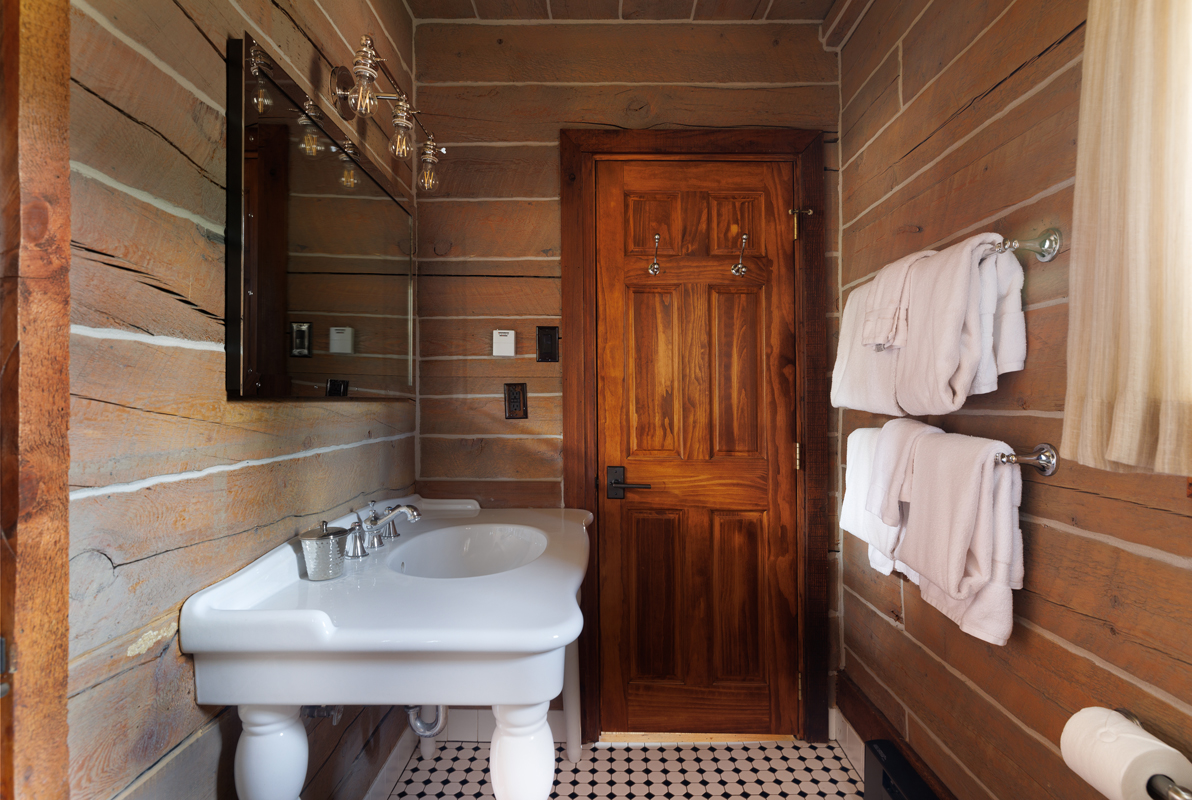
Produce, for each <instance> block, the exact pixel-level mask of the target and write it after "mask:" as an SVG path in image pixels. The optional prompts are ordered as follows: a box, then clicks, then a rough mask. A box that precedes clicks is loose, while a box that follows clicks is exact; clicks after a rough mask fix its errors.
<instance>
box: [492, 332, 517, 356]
mask: <svg viewBox="0 0 1192 800" xmlns="http://www.w3.org/2000/svg"><path fill="white" fill-rule="evenodd" d="M515 338H516V331H493V355H494V356H506V357H512V356H515V355H517V345H516V344H515V341H514V340H515Z"/></svg>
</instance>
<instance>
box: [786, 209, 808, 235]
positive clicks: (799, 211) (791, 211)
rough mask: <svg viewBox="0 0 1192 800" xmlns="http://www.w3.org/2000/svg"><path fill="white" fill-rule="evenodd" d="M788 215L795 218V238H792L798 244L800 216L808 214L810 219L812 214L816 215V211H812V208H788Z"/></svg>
mask: <svg viewBox="0 0 1192 800" xmlns="http://www.w3.org/2000/svg"><path fill="white" fill-rule="evenodd" d="M786 213H788V214H790V215H791V216H792V217H794V220H793V223H794V229H795V231H794V236H792V237H791V238H793V239H794V240H795V241H796V242H797V241H799V215H800V214H806V215H807V216H809V217H810V216H811V215H812V214H814V213H815V209H811V208H788V209H787V210H786Z"/></svg>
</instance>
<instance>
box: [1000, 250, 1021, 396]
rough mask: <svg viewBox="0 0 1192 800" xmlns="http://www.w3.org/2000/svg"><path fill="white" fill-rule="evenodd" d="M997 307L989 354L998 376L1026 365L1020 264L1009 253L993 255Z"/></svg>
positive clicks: (1015, 257) (1016, 258)
mask: <svg viewBox="0 0 1192 800" xmlns="http://www.w3.org/2000/svg"><path fill="white" fill-rule="evenodd" d="M996 271H997V306H996V308H995V309H994V314H993V354H994V359H995V360H996V361H997V373H998V375H1004V374H1005V373H1007V372H1017V371H1018V370H1020V369H1022V368H1023V366H1025V364H1026V317H1025V316H1024V315H1023V313H1022V284H1023V273H1022V264H1020V263H1019V262H1018V257H1017V256H1015V255H1014V254H1013V253H998V254H997V266H996Z"/></svg>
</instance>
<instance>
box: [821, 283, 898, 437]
mask: <svg viewBox="0 0 1192 800" xmlns="http://www.w3.org/2000/svg"><path fill="white" fill-rule="evenodd" d="M870 288H871V284H868V283H866V284H863V285H861V286H858V287H857V288H856V289H854V290H853V292H852V294H850V295H849V297H848V301H847V302H846V303H845V304H844V314H843V315H841V319H840V343H839V344H838V345H837V348H836V365H835V367H833V369H832V395H831V398H832V405H833V406H835V407H836V408H854V409H857V410H858V411H869V412H871V413H874V414H889V415H890V416H894V417H901V416H902V415H903V412H902V409H901V408H899V406H898V403H897V401H896V400H895V399H894V378H895V367H896V364H897V354H898V353H901V352H902V350H901V349H900V350H891V351H889V352H886V351H882V352H878V351H876V350H874V349H873V348H872V347H865V346H864V345H863V344H862V343H861V339H862V336H861V328H862V324H863V321H864V317H865V303H866V298H867V297H868V296H869V290H870Z"/></svg>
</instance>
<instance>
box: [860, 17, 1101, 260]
mask: <svg viewBox="0 0 1192 800" xmlns="http://www.w3.org/2000/svg"><path fill="white" fill-rule="evenodd" d="M1086 7H1087V3H1083V2H1079V0H1073V1H1072V2H1063V3H1057V4H1053V5H1049V6H1048V7H1047V9H1046V10H1045V11H1044V12H1042V13H1043V14H1044V15H1045V17H1044V18H1043V19H1039V18H1037V17H1036V15H1035V14H1034V13H1032V10H1030V9H1027V8H1019V7H1018V6H1017V4H1015V6H1013V7H1012V8H1011V9H1010V11H1009V12H1008V13H1007V14H1006V15H1005V16H1003V17H1002V18H1001V19H1000V20H998V22H997V23H996V24H995V25H994V26H993V27H992V28H990V30H989V31H988V32H986V34H985V36H984V37H983V38H982V40H980V41H978V42H977V43H976V44H975V46H973V47H972V48H971V49H970V50H968V51H967V52H966V53H964V54H963V55H962V56H960V58H959V59H958V60H957V62H956V63H955V64H953V65H952V67H951V68H949V69H948V70H947V71H946V72H945V73H943V74H942V75H940V76H939V78H938V79H937V80H936V81H935V82H934V83H932V84H931V86H930V87H928V88H927V89H926V90H925V91H923V92H922V93H921V94H920V95H919V96H918V97H916V98H914V100H913V102H912V100H911V95H907V94H905V93H904V95H903V97H904V100H905V101H906V102H907V104H908V106H907V110H906V111H905V112H904V113H903V114H902V116H901V117H899V119H898V120H896V121H895V122H894V123H893V124H891V125H890V127H888V128H887V129H886V130H885V131H883V132H882V133H881V135H880V136H879V137H878V138H877V139H876V140H875V141H874V142H873V144H872V145H870V146H869V147H868V148H866V149H865V151H864V152H863V153H861V155H859V156H858V157H857V158H856V160H855V161H853V163H852V164H850V165H848V166H846V167H845V170H846V173H847V172H849V171H850V170H851V176H850V178H849V179H848V180H846V187H845V193H844V209H845V210H844V218H845V220H846V221H848V220H851V219H853V218H854V217H856V216H857V214H858V213H860V212H861V211H862V210H864V209H865V208H868V207H869V206H870V205H871V204H872V203H874V202H875V201H877V200H878V199H879V198H881V197H882V196H883V195H885V194H886V193H887V192H889V191H890V190H891V189H892V188H893V187H895V186H897V185H899V184H901V183H902V182H903V181H905V180H907V178H909V177H910V176H911V175H914V174H915V173H916V172H918V171H919V170H920V169H922V168H923V167H924V166H925V165H927V164H929V163H931V162H932V161H933V160H935V159H936V158H938V157H939V156H940V154H941V153H943V152H944V151H945V150H946V149H947V148H949V147H951V146H953V145H954V144H955V143H956V142H957V141H958V140H959V139H960V138H961V137H963V136H966V135H968V134H970V133H972V132H973V131H974V130H976V129H977V127H978V126H980V125H981V124H983V123H985V122H986V120H988V119H989V118H990V117H992V116H993V115H995V114H997V113H998V112H1001V111H1003V110H1004V109H1005V108H1006V106H1007V105H1009V104H1010V103H1011V102H1013V101H1015V100H1018V99H1019V98H1021V97H1022V95H1024V94H1025V93H1026V92H1027V91H1029V90H1030V89H1031V88H1033V87H1035V86H1037V85H1039V84H1040V83H1042V82H1043V81H1044V80H1046V79H1047V78H1048V77H1050V76H1052V75H1054V74H1055V73H1056V72H1057V71H1058V70H1060V69H1062V68H1063V67H1064V66H1065V65H1067V64H1069V63H1071V61H1072V60H1073V59H1074V58H1076V57H1078V56H1079V55H1080V53H1081V51H1082V49H1083V44H1084V29H1083V24H1084V14H1085V9H1086ZM875 66H876V65H875ZM1064 83H1065V85H1066V86H1068V87H1069V88H1070V89H1071V87H1072V85H1073V83H1072V82H1071V81H1068V80H1066V79H1065V81H1064ZM1075 86H1076V87H1078V86H1079V80H1077V81H1076V82H1075ZM1051 91H1054V87H1052V89H1051ZM1072 91H1073V92H1074V93H1075V94H1076V95H1077V96H1078V95H1079V91H1078V90H1072ZM1051 102H1052V103H1053V104H1059V105H1063V104H1066V103H1068V102H1071V101H1070V100H1069V99H1067V98H1063V97H1054V98H1053V99H1052V100H1051ZM1057 110H1058V108H1057ZM1041 113H1042V112H1040V111H1039V110H1036V111H1034V117H1033V119H1034V120H1036V121H1037V120H1038V119H1041V118H1042V117H1041ZM1014 119H1016V120H1020V118H1019V117H1017V116H1016V117H1015V118H1014ZM1028 124H1029V121H1028V120H1020V121H1018V122H1010V121H1009V120H1006V119H1003V120H1001V121H999V123H998V124H997V125H995V126H994V128H995V129H997V130H1003V132H1002V136H1003V137H1004V136H1006V134H1007V133H1008V132H1009V131H1011V130H1014V129H1016V128H1017V129H1021V128H1022V127H1023V126H1024V125H1028ZM1069 149H1074V147H1073V145H1071V144H1069ZM1024 157H1025V158H1029V159H1031V160H1032V161H1033V160H1034V159H1035V156H1033V155H1030V156H1024ZM1042 160H1043V159H1042V158H1040V159H1039V161H1040V166H1042V163H1041V162H1042ZM1068 174H1069V175H1070V174H1072V173H1071V171H1069V173H1068ZM1026 196H1029V195H1026ZM1019 199H1025V196H1024V197H1023V198H1019ZM931 241H934V240H931Z"/></svg>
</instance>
